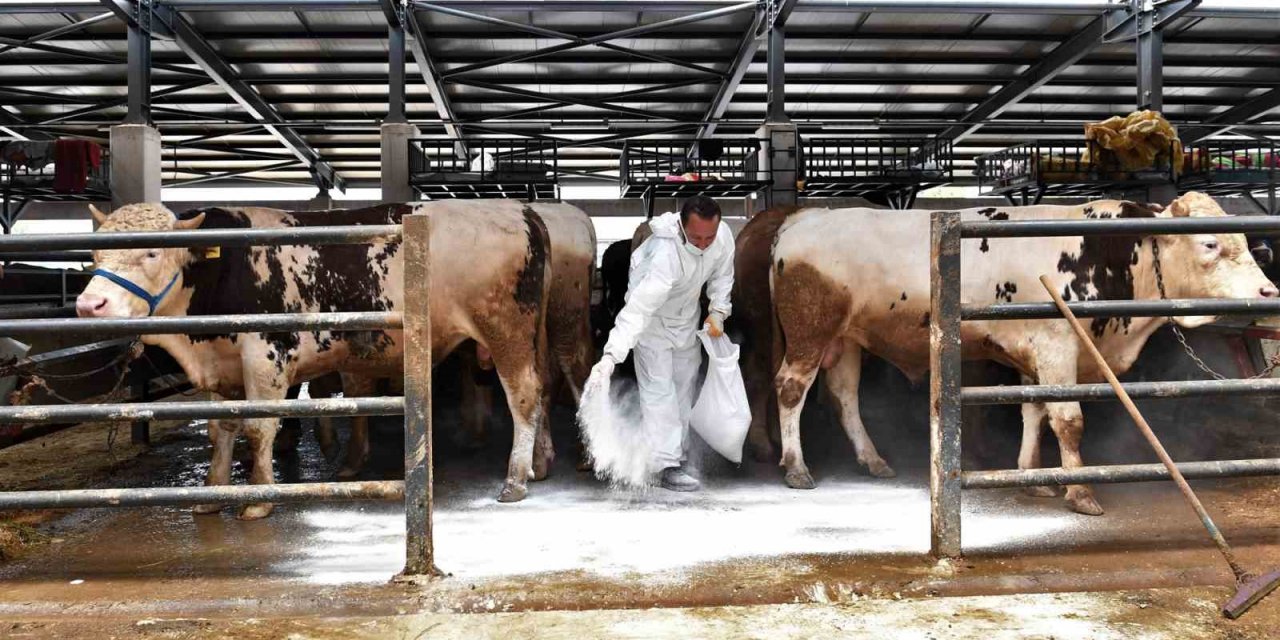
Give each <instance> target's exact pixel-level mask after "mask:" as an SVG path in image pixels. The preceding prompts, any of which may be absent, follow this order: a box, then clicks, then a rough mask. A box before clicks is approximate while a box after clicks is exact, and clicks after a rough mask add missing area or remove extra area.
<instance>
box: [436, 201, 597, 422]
mask: <svg viewBox="0 0 1280 640" xmlns="http://www.w3.org/2000/svg"><path fill="white" fill-rule="evenodd" d="M537 209H538V215H539V217H541V218H542V221H543V223H544V224H545V225H546V227H547V233H548V235H549V239H550V244H551V286H550V291H549V292H548V294H549V296H550V297H549V298H548V301H547V342H548V344H549V345H550V362H549V363H548V369H549V370H548V375H549V378H548V380H547V388H546V391H547V400H548V405H547V406H548V407H550V406H551V403H552V402H555V401H556V400H557V399H562V400H564V401H566V402H570V403H572V404H573V406H574V407H577V402H578V397H579V395H580V394H581V392H582V385H583V384H585V383H586V380H587V376H588V375H589V374H590V373H591V365H592V364H593V363H594V362H595V359H596V356H595V348H594V346H593V345H592V342H591V278H592V274H594V273H595V269H596V231H595V225H593V224H592V223H591V218H590V217H589V216H587V214H586V213H585V212H583V211H582V210H581V209H578V208H577V207H574V206H571V205H567V204H554V203H545V204H543V203H539V204H538V205H537ZM463 356H464V357H463V358H462V366H463V372H462V429H461V432H460V440H461V442H462V443H463V446H466V447H476V446H479V445H480V444H481V443H482V442H483V441H484V439H485V423H486V421H487V419H488V417H489V415H488V414H489V408H490V407H491V406H492V404H493V403H492V394H491V393H490V390H491V387H489V386H488V385H485V384H482V383H480V382H477V380H476V379H477V377H478V376H477V371H476V369H477V368H478V369H484V370H487V369H491V368H492V367H493V355H492V353H491V352H490V350H489V349H486V348H485V347H484V346H483V345H479V344H477V348H476V353H475V354H474V356H473V355H472V354H470V353H464V354H463ZM549 414H550V411H549V410H548V418H549V417H550V415H549ZM543 428H546V429H549V428H550V425H546V424H544V427H543Z"/></svg>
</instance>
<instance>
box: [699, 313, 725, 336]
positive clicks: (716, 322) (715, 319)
mask: <svg viewBox="0 0 1280 640" xmlns="http://www.w3.org/2000/svg"><path fill="white" fill-rule="evenodd" d="M702 324H703V326H704V327H706V329H707V335H709V336H711V337H712V338H719V337H720V336H722V335H724V318H721V317H720V314H718V313H716V312H714V311H713V312H711V313H710V314H707V320H706V322H704V323H702Z"/></svg>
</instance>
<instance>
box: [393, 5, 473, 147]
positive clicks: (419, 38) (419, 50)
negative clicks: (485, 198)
mask: <svg viewBox="0 0 1280 640" xmlns="http://www.w3.org/2000/svg"><path fill="white" fill-rule="evenodd" d="M380 3H381V5H380V6H382V7H383V13H384V14H386V16H385V17H388V18H390V17H392V15H394V16H396V17H397V19H399V20H400V27H401V28H402V29H403V30H404V32H405V33H406V34H408V35H409V36H410V39H409V50H410V51H411V52H412V53H413V61H414V62H415V63H416V64H417V65H418V73H419V74H420V75H421V76H422V82H423V83H424V84H426V85H427V91H428V92H430V93H431V104H432V105H433V106H434V107H435V109H436V115H437V116H439V117H440V121H441V123H442V124H443V125H444V131H445V133H447V134H448V135H449V137H450V138H453V140H454V146H455V148H456V149H457V151H458V153H459V154H460V155H462V156H463V157H467V155H468V154H467V147H466V144H465V143H463V142H462V129H461V128H460V127H458V118H457V116H455V115H454V113H453V106H452V104H451V103H450V102H449V94H448V93H446V92H445V88H444V85H443V84H441V83H440V72H439V71H438V70H437V69H436V63H435V60H433V59H432V57H431V52H430V51H428V50H427V38H426V34H425V33H424V32H423V30H422V25H421V24H419V23H418V18H417V16H415V15H414V13H413V12H412V11H408V10H405V11H395V10H394V6H393V0H380Z"/></svg>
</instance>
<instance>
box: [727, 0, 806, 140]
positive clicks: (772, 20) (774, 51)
mask: <svg viewBox="0 0 1280 640" xmlns="http://www.w3.org/2000/svg"><path fill="white" fill-rule="evenodd" d="M795 6H796V0H775V1H773V2H770V3H769V50H768V52H769V54H768V55H769V57H768V63H767V65H768V66H767V72H768V73H767V76H766V83H767V89H766V93H765V96H766V102H767V103H768V105H769V106H768V112H767V114H766V115H765V121H766V122H787V74H786V65H787V52H786V47H787V35H786V24H787V18H789V17H791V12H792V11H793V10H794V9H795ZM744 75H745V74H744ZM738 81H739V83H741V81H742V80H741V78H739V80H738ZM734 92H735V93H736V92H737V87H736V86H735V87H734ZM730 100H732V96H730Z"/></svg>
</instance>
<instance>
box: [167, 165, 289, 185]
mask: <svg viewBox="0 0 1280 640" xmlns="http://www.w3.org/2000/svg"><path fill="white" fill-rule="evenodd" d="M301 165H302V163H301V162H300V161H298V160H295V159H292V158H290V159H289V160H284V161H281V162H277V163H274V164H269V165H266V166H262V167H246V168H244V169H236V170H234V171H225V172H222V173H214V174H210V175H206V176H201V177H199V178H192V179H190V180H179V181H178V182H170V183H168V184H166V185H165V186H166V187H190V186H192V185H196V184H203V183H205V182H216V181H218V180H226V179H227V178H235V177H238V176H246V175H249V174H251V173H259V172H264V171H276V170H279V169H288V168H292V167H297V166H301Z"/></svg>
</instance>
